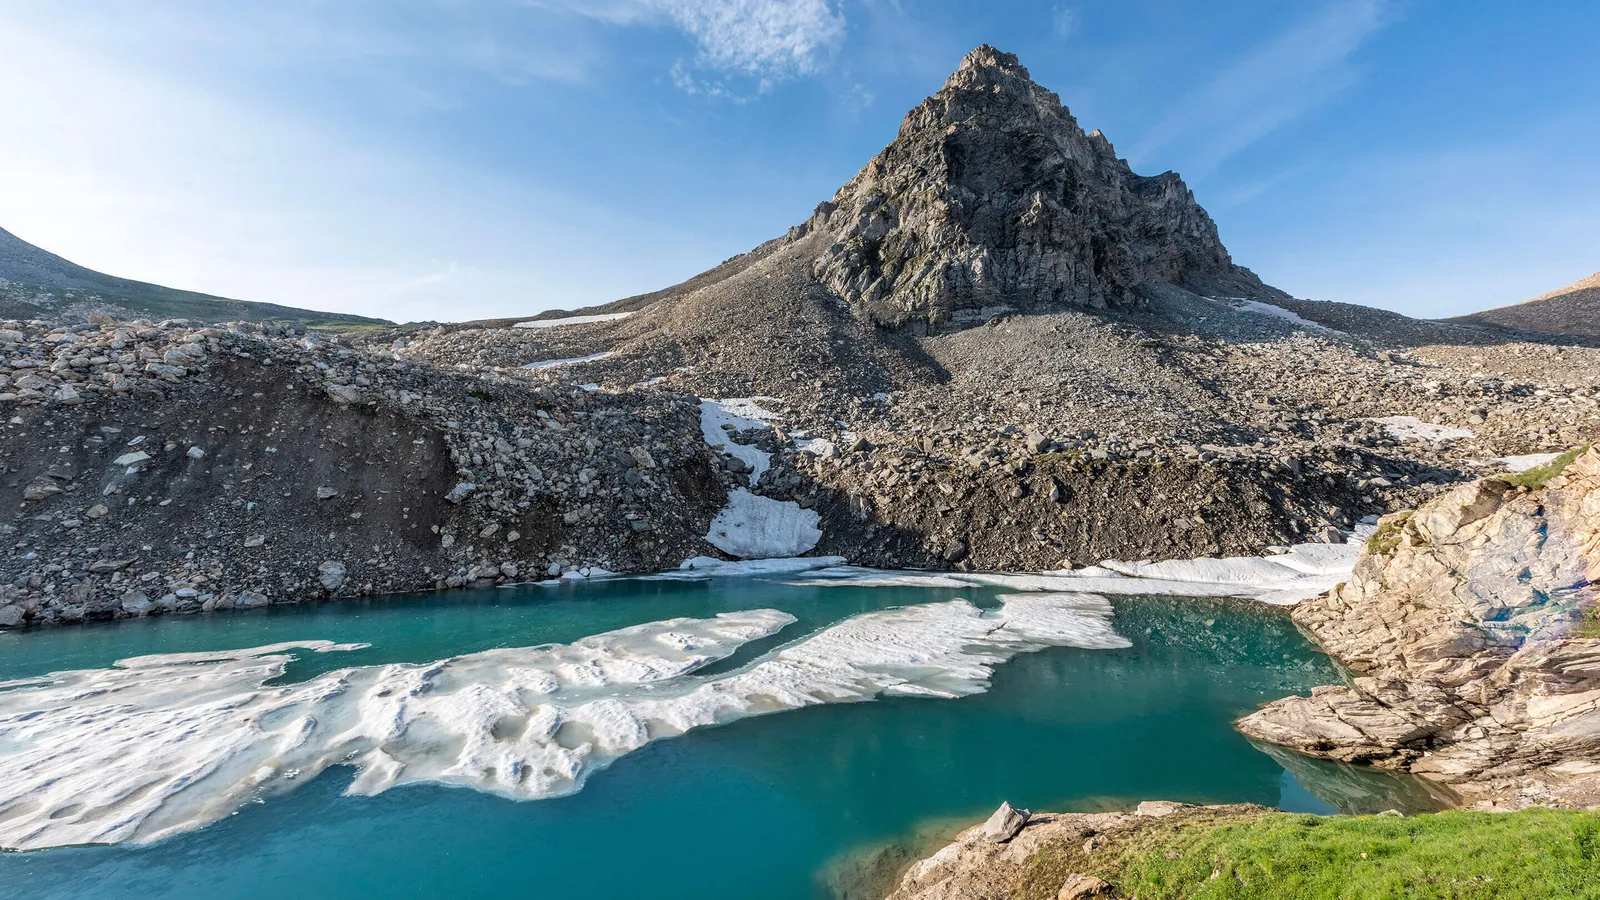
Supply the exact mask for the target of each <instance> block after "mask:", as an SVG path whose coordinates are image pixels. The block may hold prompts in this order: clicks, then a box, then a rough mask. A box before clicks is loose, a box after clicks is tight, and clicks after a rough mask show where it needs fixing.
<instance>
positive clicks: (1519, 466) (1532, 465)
mask: <svg viewBox="0 0 1600 900" xmlns="http://www.w3.org/2000/svg"><path fill="white" fill-rule="evenodd" d="M1560 455H1561V454H1559V453H1524V454H1523V455H1521V456H1502V457H1499V458H1498V459H1496V460H1495V462H1497V463H1501V464H1502V465H1504V466H1505V467H1506V468H1508V469H1510V470H1511V471H1513V472H1526V471H1528V470H1529V469H1537V468H1539V467H1540V466H1542V465H1546V464H1548V463H1552V462H1554V461H1555V459H1556V457H1558V456H1560Z"/></svg>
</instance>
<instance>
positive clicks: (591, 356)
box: [522, 351, 611, 368]
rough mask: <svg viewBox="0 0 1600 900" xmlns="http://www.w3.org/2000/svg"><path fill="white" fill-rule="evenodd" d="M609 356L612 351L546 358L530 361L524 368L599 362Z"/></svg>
mask: <svg viewBox="0 0 1600 900" xmlns="http://www.w3.org/2000/svg"><path fill="white" fill-rule="evenodd" d="M608 356H611V351H605V352H598V354H589V356H574V357H570V359H546V360H542V362H530V364H528V365H523V367H522V368H552V367H557V365H578V364H581V362H598V360H602V359H606V357H608Z"/></svg>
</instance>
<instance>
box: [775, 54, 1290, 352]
mask: <svg viewBox="0 0 1600 900" xmlns="http://www.w3.org/2000/svg"><path fill="white" fill-rule="evenodd" d="M814 232H824V233H826V234H828V235H830V236H831V238H832V242H831V243H830V244H829V245H828V247H827V249H826V250H825V251H824V252H823V253H822V255H821V256H819V257H818V258H817V260H816V263H815V265H814V274H815V275H816V277H817V279H818V280H820V281H822V282H823V283H824V284H826V285H827V286H828V287H830V288H832V289H833V290H834V291H836V292H837V293H838V294H839V295H840V296H842V297H844V298H845V299H846V300H847V301H849V303H850V305H851V306H852V307H853V308H854V310H855V311H856V313H857V314H858V315H861V316H863V317H865V318H867V319H869V320H871V321H873V322H875V323H877V324H882V325H891V326H898V325H903V324H906V323H911V322H927V323H931V324H944V323H951V322H954V323H956V324H960V323H961V320H962V318H963V316H964V314H972V315H974V316H975V315H976V314H978V313H979V312H980V311H981V310H983V309H985V308H994V307H1011V308H1015V309H1034V308H1038V307H1048V306H1087V307H1093V308H1104V307H1107V306H1112V305H1117V304H1125V303H1131V302H1133V300H1134V289H1135V288H1136V287H1137V286H1138V285H1139V284H1141V283H1143V282H1147V281H1156V282H1167V283H1170V284H1177V285H1182V286H1184V287H1187V288H1190V289H1191V290H1195V291H1197V292H1199V293H1225V294H1228V295H1240V296H1251V297H1267V296H1283V295H1282V294H1281V293H1280V292H1278V291H1276V290H1275V289H1272V288H1268V287H1266V286H1264V285H1263V284H1262V283H1261V281H1260V280H1259V279H1258V278H1256V276H1255V275H1253V274H1252V273H1250V272H1249V270H1247V269H1243V268H1240V267H1238V266H1235V265H1234V264H1233V261H1232V259H1230V258H1229V256H1228V251H1227V250H1226V249H1225V248H1224V247H1223V246H1222V241H1221V240H1220V239H1219V238H1218V236H1217V227H1216V224H1215V223H1214V222H1212V221H1211V217H1210V216H1208V215H1207V214H1206V212H1205V210H1203V209H1201V208H1200V206H1199V205H1198V204H1196V203H1195V200H1194V195H1193V194H1192V193H1191V192H1190V191H1189V189H1188V187H1187V186H1185V185H1184V183H1183V180H1182V179H1181V178H1179V177H1178V175H1177V174H1176V173H1173V172H1165V173H1163V174H1160V175H1156V176H1153V177H1144V176H1140V175H1135V174H1134V173H1133V171H1132V170H1131V169H1129V167H1128V164H1127V162H1126V161H1124V160H1121V159H1118V158H1117V155H1116V153H1115V151H1114V150H1113V149H1112V147H1111V143H1110V141H1108V140H1107V139H1106V138H1105V136H1104V135H1102V134H1101V133H1100V132H1098V131H1096V132H1093V133H1092V134H1085V133H1084V132H1083V129H1082V128H1080V127H1079V126H1078V123H1077V120H1076V119H1074V118H1073V117H1072V114H1071V113H1070V112H1069V111H1068V110H1067V109H1066V107H1064V106H1062V105H1061V99H1060V98H1059V97H1057V96H1056V95H1055V94H1054V93H1052V92H1050V91H1048V90H1046V89H1044V88H1043V87H1040V86H1039V85H1037V84H1035V83H1034V82H1033V81H1032V79H1031V78H1030V77H1029V76H1028V70H1027V69H1025V68H1023V66H1022V65H1021V64H1020V63H1019V62H1018V61H1017V58H1016V57H1015V56H1013V55H1012V54H1010V53H1002V52H1000V51H998V50H996V49H995V48H993V47H989V46H982V47H979V48H978V49H976V50H974V51H972V52H971V53H969V54H967V56H966V58H965V59H963V60H962V62H961V66H960V68H958V69H957V70H956V72H955V74H953V75H951V76H950V79H949V80H948V81H947V82H945V85H944V88H943V89H942V90H940V91H939V92H938V93H937V94H934V95H933V96H932V97H929V98H927V99H926V100H924V101H923V102H922V104H921V105H920V106H918V107H917V108H916V109H913V110H912V111H911V112H910V113H909V114H908V115H907V116H906V118H905V122H904V123H903V124H902V125H901V127H900V134H899V136H898V137H897V138H896V139H895V140H894V142H893V143H891V144H890V145H889V146H888V147H887V148H885V149H884V150H883V152H881V153H879V154H878V155H877V156H876V157H875V158H874V159H873V160H872V161H871V162H870V163H868V164H867V166H866V168H864V169H862V170H861V172H860V174H858V175H857V176H856V177H855V178H854V179H852V180H851V181H850V183H848V184H846V185H845V186H844V187H842V188H840V189H839V191H838V193H837V194H835V195H834V197H833V199H832V200H830V201H829V202H827V203H824V204H822V205H821V206H819V207H818V208H817V211H816V214H815V215H814V216H813V217H812V218H811V220H810V221H808V222H807V223H806V224H805V225H803V226H801V227H800V228H798V229H796V233H795V234H794V235H792V236H793V237H801V236H805V235H809V234H811V233H814Z"/></svg>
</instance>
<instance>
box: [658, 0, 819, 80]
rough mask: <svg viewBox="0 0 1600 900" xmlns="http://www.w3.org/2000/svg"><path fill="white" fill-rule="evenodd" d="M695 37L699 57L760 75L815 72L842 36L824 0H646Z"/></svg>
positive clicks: (716, 66) (712, 64) (770, 75)
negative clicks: (827, 51)
mask: <svg viewBox="0 0 1600 900" xmlns="http://www.w3.org/2000/svg"><path fill="white" fill-rule="evenodd" d="M651 2H654V3H657V4H658V5H660V6H661V8H662V9H664V10H665V11H666V12H667V14H668V15H670V16H671V17H672V19H673V21H675V22H676V23H677V24H678V26H679V27H680V28H682V29H683V30H684V31H685V32H687V33H688V34H689V35H690V36H691V37H693V38H694V40H695V43H696V45H697V46H698V47H699V50H700V59H701V62H702V63H703V64H705V65H708V66H710V67H713V68H718V69H730V70H734V71H739V72H743V73H746V74H749V75H755V76H760V77H763V78H771V77H784V76H787V75H791V74H801V75H804V74H809V73H811V72H814V71H815V70H816V68H817V65H818V62H819V59H818V58H819V56H820V55H821V54H822V53H823V52H825V51H826V50H828V49H829V48H831V47H833V46H835V45H837V44H838V42H839V41H840V40H842V39H843V38H844V32H845V22H844V15H843V14H842V13H841V12H839V11H838V10H836V9H834V7H833V4H832V3H830V2H829V0H651Z"/></svg>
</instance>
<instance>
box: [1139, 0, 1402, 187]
mask: <svg viewBox="0 0 1600 900" xmlns="http://www.w3.org/2000/svg"><path fill="white" fill-rule="evenodd" d="M1394 18H1395V16H1394V15H1393V14H1392V13H1391V10H1390V6H1389V4H1388V3H1386V2H1385V0H1338V2H1334V3H1330V4H1327V5H1325V6H1323V7H1322V8H1321V9H1319V10H1317V11H1316V12H1315V13H1313V14H1311V15H1310V16H1308V17H1306V18H1305V19H1303V20H1302V21H1301V22H1299V23H1298V24H1297V25H1295V26H1293V27H1291V28H1290V29H1288V30H1287V31H1285V32H1283V33H1282V34H1279V35H1278V36H1276V37H1274V38H1272V39H1271V40H1269V41H1267V42H1266V43H1265V44H1263V45H1262V46H1260V47H1258V48H1256V49H1255V50H1254V51H1253V52H1251V53H1249V54H1247V55H1246V56H1245V57H1244V58H1243V59H1241V60H1240V61H1239V62H1237V63H1235V64H1234V65H1232V66H1229V67H1228V68H1226V69H1223V70H1222V71H1221V72H1220V73H1218V74H1217V75H1216V76H1215V77H1213V78H1211V79H1210V80H1209V81H1207V82H1206V83H1204V84H1203V85H1201V86H1200V87H1199V88H1198V89H1196V90H1194V91H1192V92H1190V93H1188V94H1186V95H1183V96H1181V97H1179V98H1178V101H1177V102H1176V103H1175V104H1174V105H1173V107H1172V111H1171V112H1169V113H1168V114H1167V115H1166V116H1165V117H1164V118H1162V119H1161V120H1160V121H1158V122H1157V123H1156V125H1155V126H1154V127H1152V128H1151V129H1150V130H1149V131H1148V132H1146V133H1145V134H1144V135H1143V136H1142V138H1141V139H1140V140H1138V141H1136V142H1135V143H1134V146H1133V149H1132V152H1130V153H1129V157H1130V158H1131V159H1134V160H1135V161H1139V160H1150V159H1152V158H1154V157H1156V156H1160V155H1169V154H1168V151H1169V150H1171V148H1173V147H1174V146H1176V145H1179V144H1182V145H1183V150H1182V151H1181V157H1182V163H1183V173H1184V175H1185V177H1187V178H1189V179H1190V180H1192V181H1199V180H1203V179H1204V178H1205V177H1206V176H1208V175H1210V174H1212V173H1213V172H1215V171H1216V170H1217V168H1218V167H1220V166H1221V165H1222V164H1223V163H1224V162H1226V161H1227V160H1228V159H1229V158H1230V157H1232V156H1234V155H1235V154H1237V153H1239V152H1240V151H1241V150H1244V149H1245V148H1246V147H1249V146H1250V145H1252V144H1254V143H1256V142H1257V141H1259V140H1261V139H1262V138H1264V137H1266V136H1267V135H1269V134H1271V133H1272V132H1274V131H1276V130H1278V129H1279V128H1281V127H1283V126H1284V125H1286V124H1288V123H1289V122H1291V121H1293V120H1294V119H1296V118H1298V117H1300V116H1301V115H1304V114H1305V113H1307V112H1310V111H1311V110H1313V109H1315V108H1316V107H1318V106H1321V105H1322V104H1324V103H1327V102H1328V101H1330V100H1332V99H1333V98H1334V97H1336V96H1338V95H1339V94H1341V93H1343V92H1344V91H1345V90H1347V89H1349V88H1350V87H1353V86H1354V85H1356V84H1357V83H1358V82H1359V81H1360V80H1361V78H1362V75H1363V70H1362V67H1361V66H1360V65H1359V64H1358V63H1357V62H1356V61H1355V60H1354V59H1353V57H1354V55H1355V54H1356V52H1357V51H1359V50H1360V49H1361V47H1362V46H1363V45H1364V44H1365V43H1366V42H1367V40H1368V39H1370V38H1372V37H1373V36H1374V35H1376V34H1377V33H1378V32H1380V31H1381V30H1382V29H1383V28H1384V27H1385V26H1386V25H1388V24H1390V22H1391V21H1393V19H1394Z"/></svg>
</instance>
